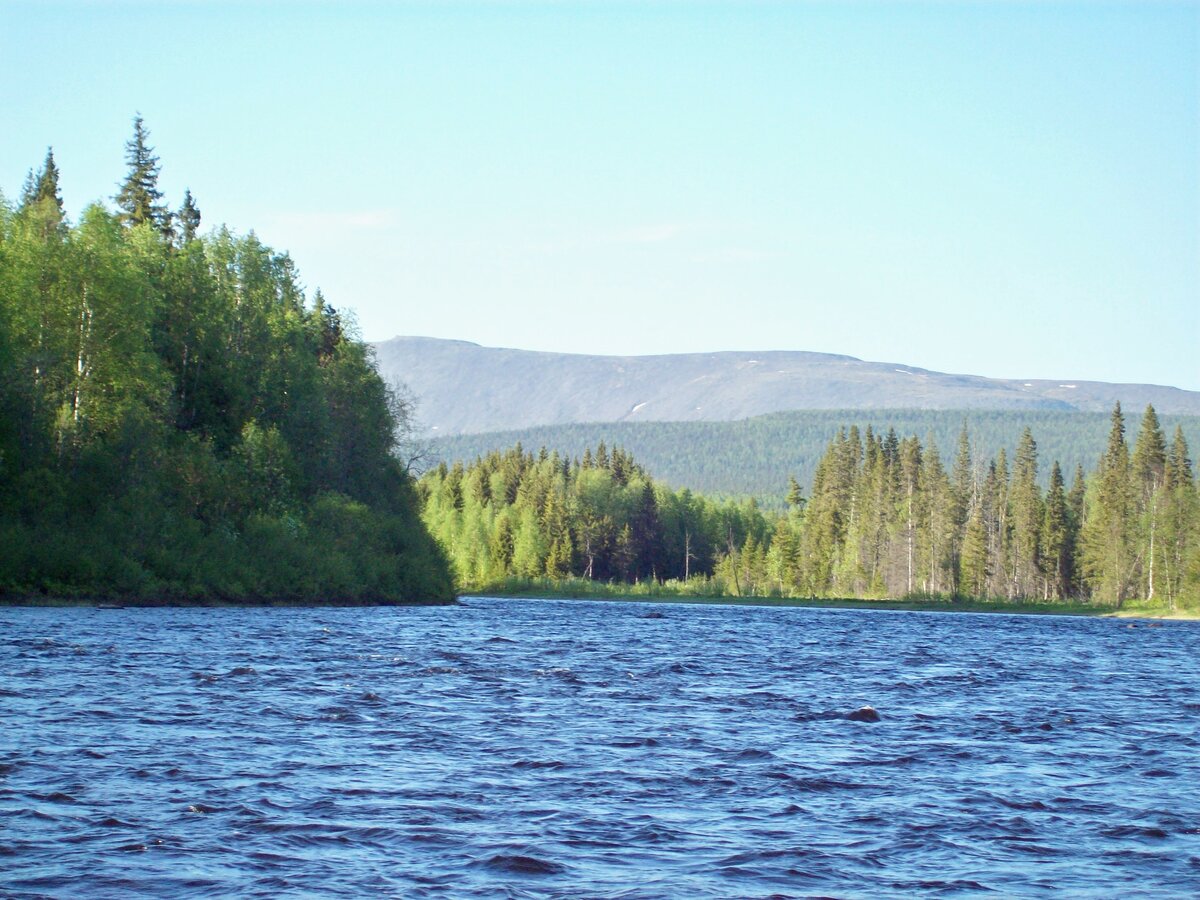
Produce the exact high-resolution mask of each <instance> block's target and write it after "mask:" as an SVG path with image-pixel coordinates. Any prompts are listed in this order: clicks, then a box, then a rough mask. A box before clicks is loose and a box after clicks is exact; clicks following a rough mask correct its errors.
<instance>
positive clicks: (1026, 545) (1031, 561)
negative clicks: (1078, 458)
mask: <svg viewBox="0 0 1200 900" xmlns="http://www.w3.org/2000/svg"><path fill="white" fill-rule="evenodd" d="M1037 471H1038V463H1037V443H1036V442H1035V441H1034V439H1033V432H1032V431H1030V429H1029V428H1026V429H1025V430H1024V431H1023V432H1022V434H1021V439H1020V441H1019V442H1018V444H1017V452H1016V455H1015V456H1014V457H1013V480H1012V490H1011V493H1010V498H1009V502H1010V505H1011V509H1012V544H1011V546H1012V578H1013V592H1012V593H1013V596H1021V597H1028V596H1034V595H1036V590H1037V583H1038V581H1039V576H1040V565H1039V559H1038V551H1039V537H1040V532H1041V525H1042V519H1043V514H1042V498H1041V492H1040V491H1039V489H1038V484H1037ZM1060 474H1061V473H1060Z"/></svg>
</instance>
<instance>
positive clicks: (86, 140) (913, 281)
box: [0, 0, 1200, 390]
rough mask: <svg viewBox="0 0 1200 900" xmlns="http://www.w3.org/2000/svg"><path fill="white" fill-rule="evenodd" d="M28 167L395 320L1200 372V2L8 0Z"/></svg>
mask: <svg viewBox="0 0 1200 900" xmlns="http://www.w3.org/2000/svg"><path fill="white" fill-rule="evenodd" d="M0 85H3V87H0V97H2V98H3V106H2V109H3V123H4V126H3V136H2V137H0V189H2V190H3V192H4V194H5V195H6V196H8V197H9V198H13V197H15V196H16V195H18V194H19V191H20V187H21V184H22V182H23V180H24V178H25V174H26V172H27V171H28V170H29V169H30V168H31V167H37V166H39V165H40V163H41V161H42V159H43V157H44V156H45V152H46V148H47V146H48V145H53V148H54V154H55V159H56V161H57V162H58V165H59V167H60V169H61V171H62V180H61V185H62V191H63V195H64V199H65V201H66V206H67V211H68V214H69V215H71V216H73V217H75V216H78V214H79V212H80V211H81V210H82V209H83V208H84V207H85V206H86V205H87V204H89V203H91V202H93V201H103V202H106V203H109V204H111V198H112V195H113V194H114V193H115V191H116V186H117V183H118V182H119V181H120V180H121V178H122V177H123V175H124V172H125V163H124V143H125V141H126V140H127V139H128V137H129V135H130V133H131V130H132V125H131V123H132V119H133V116H134V115H135V113H138V112H140V113H141V115H142V116H143V117H144V119H145V123H146V126H147V127H148V128H149V129H150V135H151V143H152V144H153V146H154V148H155V150H156V152H157V154H158V156H159V157H160V160H161V163H162V174H161V178H160V187H162V189H163V190H164V191H165V193H166V194H167V197H168V199H169V200H170V202H171V204H172V205H173V206H177V205H178V203H179V201H180V200H181V199H182V195H183V191H184V189H185V188H189V189H190V190H191V191H192V193H193V195H194V196H195V197H196V200H197V202H198V204H199V206H200V208H201V210H202V212H203V215H204V223H205V226H206V227H208V226H214V225H218V224H221V223H225V224H227V225H228V226H229V227H230V228H231V229H232V230H234V231H237V232H239V233H245V232H248V231H250V230H253V231H254V232H255V233H256V234H257V235H258V236H259V237H260V238H261V239H262V240H263V241H265V242H266V243H268V244H270V245H271V246H273V247H275V248H277V249H279V250H286V251H288V252H289V253H290V254H291V255H292V257H293V259H294V260H295V262H296V264H297V266H298V268H299V270H300V273H301V277H302V279H303V281H304V283H305V285H306V286H307V288H308V289H309V291H310V292H311V291H312V290H314V289H316V288H318V287H319V288H321V289H322V291H323V292H324V293H325V295H326V297H327V298H328V300H329V302H331V303H333V304H334V305H335V306H337V307H338V308H339V309H349V310H353V311H354V313H355V315H356V317H357V320H358V323H359V327H360V329H361V333H362V335H363V336H364V337H365V338H367V339H368V340H382V339H386V338H389V337H392V336H394V335H400V334H404V335H430V336H434V337H444V338H456V339H461V340H468V341H474V342H477V343H480V344H485V345H489V346H505V347H518V348H524V349H533V350H551V351H561V352H575V353H604V354H645V353H678V352H697V351H703V352H708V351H716V350H814V351H820V352H827V353H844V354H849V355H852V356H856V357H860V358H863V359H870V360H878V361H887V362H898V363H905V364H908V365H913V366H918V367H922V368H927V369H934V370H938V371H945V372H962V373H971V374H979V375H988V376H994V377H1014V378H1055V379H1077V380H1103V381H1127V382H1150V383H1157V384H1170V385H1175V386H1178V387H1183V388H1188V389H1192V390H1200V3H1196V2H1177V3H1172V2H1154V0H1139V2H1132V3H1110V2H1088V0H1076V2H1068V3H1052V2H1038V3H1020V2H1010V0H1004V2H1000V0H997V2H947V0H943V2H928V3H913V4H910V3H900V2H895V3H884V2H844V3H835V2H813V3H804V2H791V3H755V2H738V3H704V2H695V3H689V2H659V3H620V2H616V3H608V2H588V3H583V2H579V3H569V2H556V3H520V2H491V3H473V4H467V3H453V2H445V3H436V4H422V3H403V2H398V3H384V2H376V3H354V2H336V3H333V2H330V3H300V2H283V0H277V2H258V3H253V2H251V3H241V2H220V0H210V2H169V0H168V2H163V0H159V2H146V3H134V2H118V0H97V2H88V3H59V2H53V0H38V2H32V0H30V2H24V0H9V2H4V0H0Z"/></svg>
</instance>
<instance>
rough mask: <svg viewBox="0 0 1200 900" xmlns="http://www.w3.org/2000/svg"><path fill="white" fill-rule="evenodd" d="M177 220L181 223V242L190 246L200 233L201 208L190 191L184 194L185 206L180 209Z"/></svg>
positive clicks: (176, 216) (176, 215)
mask: <svg viewBox="0 0 1200 900" xmlns="http://www.w3.org/2000/svg"><path fill="white" fill-rule="evenodd" d="M175 218H176V219H178V221H179V240H180V241H181V242H182V243H184V244H190V243H191V242H192V241H194V240H195V239H196V235H198V234H199V233H200V207H198V206H197V205H196V201H195V200H194V199H193V198H192V192H191V191H190V190H185V191H184V192H183V204H182V205H181V206H180V207H179V212H178V213H176V214H175Z"/></svg>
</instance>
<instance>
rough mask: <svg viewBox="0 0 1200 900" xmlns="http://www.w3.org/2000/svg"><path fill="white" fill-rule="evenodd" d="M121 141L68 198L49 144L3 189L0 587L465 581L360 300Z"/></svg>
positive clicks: (54, 589) (15, 596) (240, 589)
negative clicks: (120, 155) (420, 489)
mask: <svg viewBox="0 0 1200 900" xmlns="http://www.w3.org/2000/svg"><path fill="white" fill-rule="evenodd" d="M125 158H126V162H127V164H128V171H127V173H126V175H125V177H124V179H123V181H122V182H121V183H120V189H119V191H118V193H117V194H116V197H115V198H114V199H115V203H116V208H115V209H110V208H108V207H106V206H105V205H104V204H100V203H94V204H92V205H90V206H88V207H87V208H86V209H85V210H84V211H83V212H82V214H81V215H80V217H79V220H78V222H74V223H72V222H70V221H68V219H67V217H66V215H65V213H64V207H63V200H62V196H61V194H60V191H59V170H58V167H57V164H56V162H55V159H54V154H53V150H50V151H48V152H47V154H46V157H45V160H44V162H43V163H42V165H41V166H40V167H39V168H38V169H37V170H36V171H31V172H30V175H29V177H28V178H27V180H26V182H25V186H24V188H23V190H22V192H21V196H20V197H19V199H18V200H17V201H16V202H15V203H13V202H9V201H7V200H5V199H3V198H2V197H0V598H3V599H5V600H7V601H10V602H12V601H24V602H30V601H34V602H36V601H37V600H38V599H39V598H41V599H64V598H66V599H70V598H105V597H113V598H123V599H130V600H132V601H137V602H154V603H165V602H201V603H210V602H211V603H215V602H272V603H273V602H318V601H320V602H344V603H366V602H372V603H379V602H400V601H420V602H445V601H449V600H451V599H452V598H453V595H454V593H453V591H454V589H453V584H452V580H451V577H450V571H449V568H448V565H447V562H446V560H445V558H444V556H443V554H442V552H441V550H440V548H439V547H438V545H437V544H436V543H435V542H434V541H433V540H432V539H431V538H430V536H429V535H428V533H427V532H426V531H425V529H424V527H423V526H422V524H421V520H420V514H419V506H418V503H417V497H416V493H415V490H414V484H413V480H412V478H411V477H410V475H409V474H408V472H407V471H406V470H405V467H404V466H403V465H402V464H401V463H400V462H399V460H398V459H397V456H396V454H395V452H394V451H395V449H396V444H397V441H398V439H399V438H400V437H401V436H402V435H403V433H404V428H405V426H406V424H407V420H406V416H407V414H408V411H409V410H408V401H407V399H406V398H405V397H404V396H403V395H400V394H397V393H396V392H395V391H394V390H391V389H389V387H388V386H387V385H385V384H384V383H383V382H382V381H381V379H380V378H379V376H378V374H377V373H376V370H375V367H374V365H373V359H372V355H371V351H370V350H369V348H368V347H367V346H366V345H365V344H364V343H363V342H362V341H361V340H359V339H358V337H357V335H356V333H355V328H354V326H353V322H352V321H351V320H349V319H348V317H346V316H343V315H342V314H339V312H338V311H337V310H336V309H335V308H334V307H333V306H331V305H330V304H329V303H327V302H326V301H325V299H324V298H323V297H322V296H321V294H320V292H319V291H318V292H316V293H315V294H314V295H313V297H312V298H311V301H310V300H309V299H308V298H307V297H306V294H305V291H304V289H303V287H302V285H301V282H300V280H299V275H298V273H297V270H296V267H295V265H294V263H293V261H292V260H291V258H290V257H289V256H288V255H287V254H286V253H281V252H277V251H275V250H272V249H271V248H270V247H267V246H265V245H263V244H262V243H261V242H260V241H259V240H258V239H257V237H256V236H255V235H254V233H253V232H250V233H249V234H248V235H244V236H238V235H236V234H234V233H232V232H231V231H229V230H228V229H226V228H224V227H221V228H217V229H214V230H212V231H210V232H209V233H208V234H207V235H201V233H200V224H201V216H200V209H199V207H198V204H197V202H196V200H195V198H193V197H192V195H191V192H190V191H188V192H186V193H185V195H184V196H183V198H182V203H181V205H180V206H179V207H178V209H177V210H174V211H172V210H171V209H170V208H169V207H168V205H167V204H166V202H164V198H163V195H162V192H161V191H160V190H159V187H158V176H159V172H160V164H159V161H158V158H157V157H156V156H155V155H154V151H153V148H152V147H151V146H150V143H149V133H148V132H147V130H146V128H145V125H144V123H143V122H142V119H141V118H140V117H138V118H137V119H135V121H134V130H133V135H132V137H131V138H130V140H129V142H128V143H127V145H126V147H125Z"/></svg>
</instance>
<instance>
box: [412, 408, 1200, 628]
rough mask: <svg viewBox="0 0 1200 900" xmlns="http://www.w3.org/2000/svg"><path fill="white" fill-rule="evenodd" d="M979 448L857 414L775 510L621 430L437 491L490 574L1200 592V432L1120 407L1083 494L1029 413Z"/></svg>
mask: <svg viewBox="0 0 1200 900" xmlns="http://www.w3.org/2000/svg"><path fill="white" fill-rule="evenodd" d="M971 446H972V444H971V440H970V434H969V432H968V431H967V430H966V429H965V428H962V429H961V430H960V433H959V436H958V439H957V444H956V447H957V449H956V452H955V461H954V465H953V468H952V470H951V471H950V472H947V471H946V468H945V466H944V464H943V463H942V456H941V451H940V450H939V448H938V444H937V441H936V440H935V439H933V438H932V437H931V438H927V439H926V441H925V442H924V443H922V442H921V441H919V440H918V439H917V438H916V437H915V436H910V437H905V438H901V437H900V436H899V435H898V434H897V433H896V431H895V429H894V428H890V427H889V428H888V429H887V432H886V435H881V434H880V433H879V432H878V431H876V430H875V429H874V428H873V427H872V426H871V425H868V426H867V427H866V430H865V433H861V432H860V431H859V430H858V428H857V426H851V427H850V428H849V429H846V428H842V429H839V430H838V431H837V433H836V435H835V436H834V438H833V439H832V440H831V441H829V443H828V444H827V445H826V448H825V452H824V454H822V455H821V457H820V458H819V460H818V461H817V465H816V470H815V473H814V475H813V480H812V488H811V490H810V492H809V497H808V499H807V500H805V499H804V498H803V497H802V496H801V495H802V492H801V490H800V487H799V484H798V483H797V482H796V481H795V479H794V478H790V479H788V483H787V501H786V504H780V505H779V507H778V508H779V510H780V511H779V512H777V513H771V514H764V513H763V512H762V511H760V509H759V508H758V506H757V505H756V504H755V503H754V502H753V501H750V502H748V503H747V502H744V503H741V504H737V503H731V502H728V501H726V502H724V503H718V502H715V501H713V500H710V499H706V498H704V497H700V496H698V495H695V494H693V493H692V492H691V491H689V490H687V489H686V488H685V489H683V490H681V491H673V490H671V489H669V488H667V487H665V486H663V485H661V484H655V483H654V482H653V481H652V480H651V479H650V477H649V476H648V475H647V474H646V472H645V470H644V469H643V468H642V466H641V465H640V464H637V463H634V462H633V460H632V458H631V457H630V455H629V454H628V453H627V452H626V451H625V450H624V449H620V448H618V449H616V450H612V451H610V450H609V449H608V446H607V445H605V444H604V443H603V442H602V443H600V444H599V446H598V447H597V448H596V450H595V452H594V453H593V451H592V450H591V449H590V448H588V449H586V450H585V451H584V453H583V456H582V460H581V461H577V460H573V461H571V462H569V463H568V462H566V461H565V458H561V457H560V456H559V454H558V453H557V452H556V453H554V454H547V453H546V451H545V450H543V451H541V452H540V453H539V454H538V456H537V457H536V458H535V457H534V456H533V455H532V454H528V453H525V452H524V451H523V449H522V448H521V445H520V444H518V445H516V446H515V447H514V448H513V449H511V450H509V451H507V452H505V453H503V454H502V453H499V452H495V451H493V452H492V453H489V454H488V455H487V456H484V457H480V458H478V459H476V461H475V462H474V463H473V464H471V465H469V466H466V467H464V466H462V464H456V465H455V466H454V467H453V468H449V469H448V468H447V467H446V466H445V464H442V465H440V466H439V467H438V468H437V469H435V470H434V471H432V472H430V473H429V474H428V475H426V477H425V478H424V479H423V480H422V482H421V485H420V487H421V490H422V493H423V494H424V496H425V497H426V505H425V517H426V521H427V522H428V523H429V525H430V528H431V529H432V530H433V531H434V533H435V534H437V535H438V537H439V539H440V540H441V541H442V542H443V544H444V546H445V547H446V548H447V552H448V553H449V554H450V555H451V557H452V558H453V559H454V561H455V564H456V567H457V569H458V574H459V577H460V578H461V579H462V580H463V582H464V584H466V585H467V586H468V587H470V588H473V589H486V590H489V591H492V590H495V591H500V592H509V593H511V592H531V591H532V592H537V591H538V590H549V591H550V592H551V593H553V594H556V595H561V594H562V593H564V592H566V593H570V594H575V595H579V596H611V595H613V594H623V595H631V596H634V595H649V594H653V593H654V592H655V591H657V592H658V593H660V594H663V595H682V594H688V593H691V592H692V591H693V585H698V586H700V587H698V588H696V590H698V591H701V592H702V593H703V595H705V596H735V597H797V596H799V597H812V598H817V597H822V598H883V597H907V598H931V599H936V600H939V601H946V602H949V601H956V602H959V601H966V600H969V599H972V600H975V601H986V602H988V603H996V602H1002V603H1006V604H1028V603H1039V604H1051V603H1058V602H1062V601H1074V602H1077V603H1078V602H1081V601H1082V602H1086V603H1091V604H1095V605H1098V606H1109V607H1116V606H1120V605H1122V604H1123V603H1125V602H1126V601H1127V600H1129V599H1130V598H1132V597H1142V598H1145V599H1146V600H1147V601H1155V600H1156V598H1157V599H1158V600H1159V602H1164V603H1165V605H1166V606H1167V607H1168V608H1170V609H1175V608H1177V607H1178V606H1180V605H1191V606H1195V605H1200V583H1198V581H1200V579H1198V577H1197V576H1198V575H1200V495H1198V494H1197V486H1196V482H1195V480H1194V477H1193V474H1192V464H1191V460H1190V459H1189V457H1188V448H1187V443H1186V439H1185V438H1184V436H1183V430H1182V428H1177V429H1176V435H1175V439H1174V442H1173V443H1172V445H1171V449H1170V450H1169V451H1167V450H1166V443H1165V440H1164V439H1163V437H1162V434H1161V430H1160V429H1159V426H1158V419H1157V417H1156V416H1155V415H1154V414H1153V410H1149V411H1148V412H1147V414H1146V417H1145V418H1144V419H1143V425H1142V432H1141V434H1140V435H1139V439H1138V445H1137V446H1138V448H1140V449H1135V452H1134V454H1133V459H1132V461H1131V460H1130V457H1129V453H1128V450H1127V448H1126V445H1125V441H1124V420H1123V418H1122V416H1121V413H1120V408H1119V407H1118V408H1117V409H1116V410H1115V411H1114V413H1113V416H1112V419H1111V430H1110V438H1109V445H1108V449H1107V451H1106V452H1105V454H1104V456H1103V457H1102V458H1101V460H1100V464H1099V467H1098V470H1097V471H1096V473H1095V474H1094V475H1093V476H1092V478H1091V479H1090V481H1086V482H1085V479H1084V476H1083V470H1082V467H1077V469H1076V476H1075V483H1074V485H1073V486H1072V488H1071V490H1070V491H1069V492H1068V491H1067V490H1066V485H1065V482H1064V479H1063V475H1062V467H1061V465H1060V463H1059V462H1058V461H1057V460H1055V461H1054V462H1053V464H1052V465H1051V467H1050V470H1049V488H1048V489H1047V490H1046V491H1045V492H1043V490H1042V488H1041V483H1040V479H1039V464H1038V457H1039V447H1038V443H1037V441H1035V439H1034V436H1033V432H1032V430H1031V429H1030V428H1028V427H1026V428H1024V429H1023V430H1022V432H1021V435H1020V437H1019V439H1018V440H1017V442H1016V445H1015V447H1016V449H1015V452H1014V454H1013V461H1012V466H1011V470H1010V466H1009V457H1008V453H1007V452H1006V450H1005V449H1004V448H1003V447H1001V448H1000V450H999V451H998V452H997V453H996V455H995V457H994V458H993V459H991V460H989V461H988V462H987V464H986V465H977V463H976V454H975V453H973V452H972V450H971ZM512 484H515V488H512V489H510V485H512ZM485 485H487V486H488V487H487V489H486V490H484V486H485ZM481 558H486V561H487V562H486V564H485V565H481V564H480V563H479V560H480V559H481ZM668 583H669V584H670V585H671V586H670V587H666V586H665V584H668ZM622 584H624V585H636V586H637V587H620V585H622ZM654 585H658V587H653V586H654Z"/></svg>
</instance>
